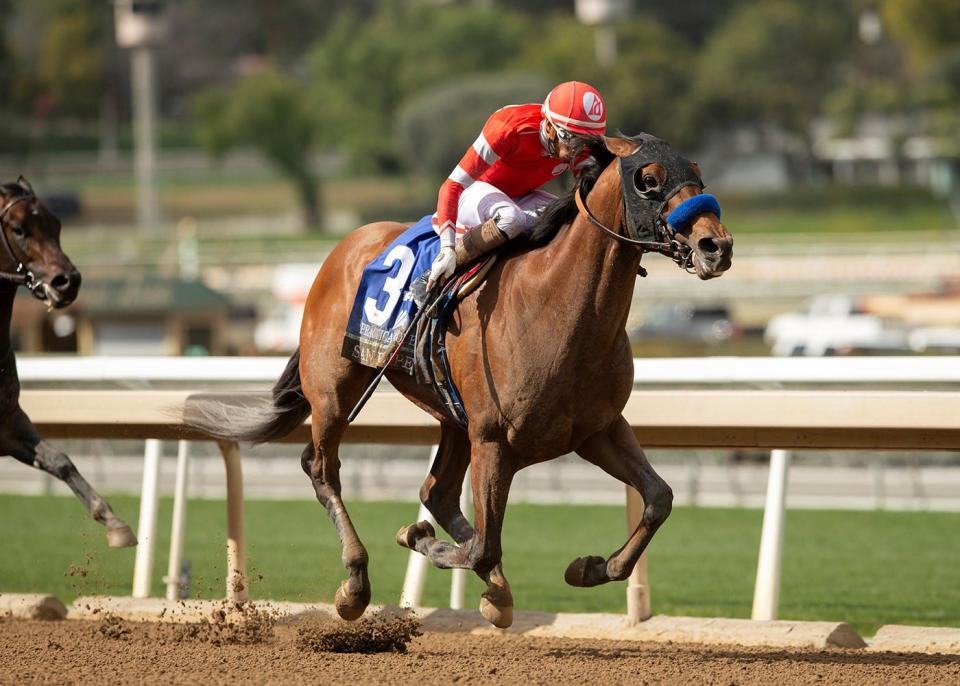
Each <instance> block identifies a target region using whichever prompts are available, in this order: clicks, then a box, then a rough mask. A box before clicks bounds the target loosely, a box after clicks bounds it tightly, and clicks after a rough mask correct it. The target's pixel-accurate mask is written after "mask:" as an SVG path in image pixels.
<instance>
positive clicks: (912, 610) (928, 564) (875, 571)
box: [0, 496, 960, 635]
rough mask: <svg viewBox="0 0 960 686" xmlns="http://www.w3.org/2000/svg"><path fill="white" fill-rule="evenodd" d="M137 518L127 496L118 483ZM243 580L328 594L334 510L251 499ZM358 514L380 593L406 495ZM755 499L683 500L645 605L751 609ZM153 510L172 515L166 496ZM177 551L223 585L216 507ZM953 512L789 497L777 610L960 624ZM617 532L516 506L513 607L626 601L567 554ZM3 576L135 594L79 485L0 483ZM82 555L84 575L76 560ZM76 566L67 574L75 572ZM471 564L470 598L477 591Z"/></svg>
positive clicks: (67, 590)
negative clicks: (800, 503) (703, 504)
mask: <svg viewBox="0 0 960 686" xmlns="http://www.w3.org/2000/svg"><path fill="white" fill-rule="evenodd" d="M112 502H113V505H114V507H115V508H116V510H117V512H118V513H120V514H121V515H122V516H125V517H126V518H128V519H129V520H131V521H136V517H137V511H138V510H137V507H138V506H137V501H136V499H134V498H124V497H116V498H113V499H112ZM246 507H247V510H246V513H247V514H246V523H247V541H248V550H249V567H250V571H251V573H252V577H253V584H252V595H253V596H254V597H259V598H274V599H290V600H326V601H329V600H330V599H331V598H332V595H333V592H334V590H335V589H336V587H337V585H338V582H339V580H340V579H341V578H342V576H343V571H342V569H341V567H340V562H339V558H340V550H339V545H338V542H337V539H336V535H335V533H334V530H333V527H332V525H331V524H330V523H329V522H328V521H327V520H326V515H325V514H324V513H323V511H322V510H321V508H320V506H319V505H318V504H316V503H313V502H306V501H305V502H277V501H249V502H247V505H246ZM351 512H352V515H353V519H354V522H355V523H356V525H357V528H358V530H359V531H360V532H361V535H362V536H363V538H364V541H365V543H366V544H367V547H368V550H369V552H370V558H371V567H370V576H371V579H372V582H373V596H374V598H373V599H374V602H388V603H390V602H393V603H395V602H396V600H397V597H398V596H399V592H400V586H401V582H402V577H403V570H404V569H405V564H406V557H407V553H406V551H404V550H403V549H401V548H399V547H398V546H397V545H396V543H394V541H393V537H394V534H395V533H396V530H397V529H398V528H399V527H400V526H401V525H402V524H405V523H409V522H410V521H412V519H413V517H414V513H415V507H414V506H413V505H411V504H405V503H358V504H354V505H353V506H352V508H351ZM761 516H762V515H761V512H760V511H758V510H733V509H710V508H687V507H681V508H676V509H675V510H674V512H673V515H672V516H671V518H670V520H669V521H668V523H667V524H666V525H665V526H664V528H663V529H661V531H660V532H659V533H658V534H657V538H656V539H655V541H654V542H653V544H652V545H651V548H650V551H651V559H650V583H651V587H652V589H653V608H654V611H655V612H657V613H666V614H673V615H696V616H722V617H748V616H749V614H750V605H751V598H752V594H753V580H754V573H755V568H756V551H757V545H758V541H759V536H760V522H761ZM159 521H160V522H162V523H164V525H165V526H164V527H163V528H166V526H167V525H168V523H169V521H170V501H169V500H164V501H162V506H161V510H160V520H159ZM188 527H189V536H188V540H187V549H186V557H187V558H189V559H190V560H191V561H192V564H193V588H192V594H193V595H200V596H202V597H221V596H222V593H223V591H222V589H223V574H224V543H223V541H224V530H225V508H224V504H223V503H222V502H220V501H205V500H198V501H193V502H191V503H190V508H189V513H188ZM958 531H960V514H943V513H919V512H897V513H892V512H840V511H805V510H797V511H791V512H790V513H789V514H788V518H787V539H786V544H785V555H784V574H783V584H782V590H781V606H780V616H781V617H783V618H789V619H840V620H846V621H849V622H852V623H853V624H854V626H855V627H856V628H857V629H858V630H860V631H861V632H864V633H865V634H868V635H869V634H872V633H873V632H874V631H875V630H876V628H877V627H878V626H880V625H881V624H887V623H906V624H924V625H953V626H960V572H958V571H957V570H958V569H960V545H958V543H960V538H958V536H957V532H958ZM624 538H625V519H624V512H623V509H622V508H619V507H600V506H577V507H574V506H538V505H522V504H517V505H513V506H511V507H510V509H509V510H508V517H507V522H506V527H505V532H504V568H505V571H506V573H507V576H508V578H509V579H510V581H511V583H512V585H513V592H514V597H515V601H516V604H517V607H518V608H521V609H540V610H554V611H568V612H571V611H577V612H591V611H606V612H621V611H623V609H624V591H623V589H624V587H623V584H610V585H607V586H603V587H599V588H593V589H577V588H570V587H568V586H566V585H565V584H564V583H563V570H564V569H565V568H566V565H567V564H568V563H569V562H570V560H571V559H573V558H574V557H575V556H578V555H584V554H608V553H609V552H611V551H612V550H614V549H615V548H617V547H618V546H619V545H620V544H621V543H622V542H623V540H624ZM0 540H2V541H3V547H4V554H3V555H0V589H2V590H4V591H8V592H18V591H19V592H28V591H44V592H49V593H54V594H57V595H59V596H60V597H62V598H64V599H65V600H69V599H72V598H73V597H75V596H77V595H81V594H106V593H113V594H129V592H130V582H131V572H132V568H133V551H132V550H120V551H117V550H109V549H107V548H106V545H105V541H104V539H103V536H102V532H101V530H100V528H99V527H98V526H97V525H95V524H93V523H92V522H89V521H87V520H86V519H85V517H84V515H83V512H82V510H81V508H80V506H79V504H78V503H76V502H75V501H74V500H73V499H72V498H59V497H16V496H0ZM167 543H168V532H167V531H162V533H161V535H160V538H159V541H158V546H157V559H156V561H155V574H154V593H155V594H157V595H162V593H163V588H162V582H161V578H162V576H163V575H164V574H165V573H166V553H165V551H166V548H167ZM80 569H82V570H83V571H84V572H85V573H86V575H85V576H80V575H78V574H77V572H78V571H79V570H80ZM71 570H73V574H72V575H71ZM481 590H482V589H481V586H480V584H479V582H478V581H477V580H476V579H474V578H472V577H471V579H470V585H469V586H468V589H467V593H468V602H469V604H470V605H473V604H474V602H475V601H476V600H477V599H478V596H479V593H480V592H481ZM448 592H449V582H448V573H447V572H444V571H441V570H435V569H431V570H430V576H429V580H428V584H427V591H426V596H425V598H424V603H425V604H426V605H434V606H437V605H444V604H445V603H446V600H447V594H448Z"/></svg>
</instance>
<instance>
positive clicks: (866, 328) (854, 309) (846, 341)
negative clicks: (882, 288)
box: [763, 295, 909, 356]
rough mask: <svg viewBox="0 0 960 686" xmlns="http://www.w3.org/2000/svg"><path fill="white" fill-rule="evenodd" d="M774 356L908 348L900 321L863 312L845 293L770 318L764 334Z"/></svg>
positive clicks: (819, 298)
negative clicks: (796, 310)
mask: <svg viewBox="0 0 960 686" xmlns="http://www.w3.org/2000/svg"><path fill="white" fill-rule="evenodd" d="M763 337H764V340H765V341H766V342H767V343H768V344H769V345H770V346H771V348H772V352H773V354H774V355H805V356H822V355H844V354H852V353H853V352H858V353H859V354H866V352H867V351H870V352H873V353H884V354H889V353H896V352H902V351H907V350H909V345H908V342H907V330H906V328H905V327H904V326H903V325H902V324H899V323H896V322H893V321H890V320H887V319H884V318H882V317H878V316H876V315H872V314H864V313H863V312H862V310H861V309H860V307H859V305H858V303H857V301H856V300H855V299H854V298H852V297H850V296H847V295H822V296H817V297H815V298H813V299H811V300H810V301H808V302H807V303H806V305H805V306H804V307H803V309H801V311H800V312H790V313H787V314H782V315H778V316H776V317H773V318H772V319H771V320H770V321H769V323H768V324H767V328H766V330H765V331H764V334H763Z"/></svg>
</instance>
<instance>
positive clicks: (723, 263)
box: [692, 250, 732, 281]
mask: <svg viewBox="0 0 960 686" xmlns="http://www.w3.org/2000/svg"><path fill="white" fill-rule="evenodd" d="M692 257H693V269H694V271H695V272H696V273H697V276H698V277H700V278H701V279H702V280H703V281H709V280H710V279H715V278H717V277H718V276H723V273H724V272H725V271H727V270H728V269H730V265H731V264H732V260H731V258H730V255H722V256H721V257H720V258H719V259H709V260H706V259H704V258H703V257H702V256H701V255H700V253H698V252H697V251H696V250H694V251H693V256H692Z"/></svg>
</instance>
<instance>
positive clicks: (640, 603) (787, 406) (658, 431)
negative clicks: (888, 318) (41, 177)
mask: <svg viewBox="0 0 960 686" xmlns="http://www.w3.org/2000/svg"><path fill="white" fill-rule="evenodd" d="M285 364H286V359H284V358H161V357H152V358H105V357H99V358H23V359H21V360H20V361H19V364H18V368H19V371H20V377H21V380H22V381H23V382H24V383H25V384H26V385H27V387H29V385H31V384H33V383H40V384H42V383H80V384H84V383H94V384H103V383H115V384H122V385H127V386H144V385H146V386H149V385H150V384H152V383H166V384H169V383H188V384H190V385H192V386H194V387H195V386H196V385H203V384H207V383H214V384H217V383H230V384H231V385H232V386H236V385H245V384H256V385H258V386H260V385H262V384H269V383H272V382H273V381H274V380H275V379H276V378H277V377H278V376H279V375H280V373H281V371H282V370H283V368H284V365H285ZM634 369H635V377H634V380H635V382H636V384H637V387H638V389H643V390H642V391H639V392H638V391H635V392H634V396H633V397H632V399H631V404H630V405H628V408H627V410H626V411H625V416H627V419H628V421H630V423H631V425H633V426H634V427H635V430H636V431H637V432H638V434H639V435H640V436H641V439H642V440H644V441H645V442H646V443H647V444H649V445H654V446H662V447H684V446H703V447H711V446H713V447H717V446H735V445H740V446H747V445H752V446H766V447H771V448H796V447H810V448H815V447H826V446H835V447H848V448H852V449H857V448H866V447H872V448H881V449H883V448H894V447H912V448H917V449H925V448H926V449H960V443H958V442H957V438H956V436H957V435H958V434H960V420H956V419H955V417H957V416H960V411H957V410H960V406H958V405H957V401H958V398H960V396H957V394H955V393H916V392H912V393H911V392H900V393H890V394H882V393H876V392H872V393H871V392H854V391H850V392H847V393H840V394H837V393H833V394H831V393H826V392H824V393H819V394H818V393H816V392H780V393H777V392H769V393H764V394H762V397H758V396H756V395H754V394H751V393H749V392H743V391H740V392H738V391H730V392H726V393H718V392H715V391H682V392H676V391H674V392H669V391H665V390H664V391H653V390H650V391H647V387H648V386H658V385H671V386H684V385H695V386H701V385H713V386H716V385H733V386H737V385H747V386H748V387H749V386H761V387H771V386H772V387H779V386H781V385H783V384H804V385H828V386H830V387H833V388H835V387H836V386H837V385H847V386H871V385H878V384H880V385H901V384H907V385H914V386H916V385H936V386H938V387H939V388H941V389H942V388H943V387H944V386H949V387H951V388H952V387H953V386H956V385H958V384H960V357H863V358H856V357H852V358H850V357H836V358H737V357H712V358H664V359H640V360H635V361H634ZM25 395H28V394H25ZM29 395H33V396H35V398H36V401H37V402H38V403H39V404H38V405H37V406H36V408H35V409H36V410H37V411H38V412H39V413H40V414H43V415H46V416H45V417H44V420H45V423H46V424H47V425H49V428H50V430H51V431H54V432H55V434H54V435H80V436H85V435H90V434H89V433H88V432H85V431H82V430H79V427H87V426H88V425H89V424H93V423H96V420H95V419H94V415H96V414H97V413H98V412H99V409H100V408H101V405H102V403H101V402H99V401H98V402H89V403H86V404H83V403H81V410H82V411H84V412H86V413H87V414H89V415H90V416H86V415H84V416H83V417H80V418H79V419H78V418H77V417H76V416H73V417H72V418H71V419H70V420H69V421H66V422H65V423H64V420H62V419H58V417H60V414H58V413H59V412H60V410H58V409H56V408H53V406H55V405H59V404H60V403H58V402H57V401H58V400H64V398H63V397H62V396H64V395H69V393H57V394H55V395H48V394H45V393H44V392H42V391H37V392H34V393H32V394H29ZM159 395H164V394H163V393H162V392H157V393H155V394H154V396H159ZM378 395H379V394H378ZM387 395H390V394H387ZM701 395H703V396H704V397H703V398H699V396H701ZM648 396H649V397H648ZM708 396H709V400H708ZM104 397H107V396H104ZM41 398H42V400H41ZM375 398H376V396H375ZM377 399H378V400H387V399H388V398H387V397H386V396H384V397H382V398H377ZM391 400H392V399H391ZM158 402H161V401H160V399H158V398H157V397H151V398H144V399H142V400H140V401H139V402H138V403H135V404H134V405H133V406H132V407H131V406H127V409H122V408H121V410H119V412H120V413H121V414H124V413H126V415H129V414H130V413H132V412H133V413H135V412H139V415H140V416H138V419H137V421H138V422H140V423H139V424H137V426H136V428H135V429H134V432H135V433H137V432H139V433H146V434H150V436H151V437H163V436H168V434H169V432H170V423H169V414H168V413H164V414H162V415H158V414H157V412H158V410H157V409H156V408H151V407H147V406H150V405H151V404H156V403H158ZM165 402H166V401H162V403H165ZM697 402H700V403H701V405H699V406H704V407H711V408H712V409H711V412H709V413H704V416H703V417H702V418H701V420H700V421H699V423H698V420H697V419H696V418H690V417H688V416H686V415H688V414H689V413H688V412H685V408H687V407H689V406H690V404H691V403H693V404H694V405H696V403H697ZM162 403H161V404H162ZM944 403H946V405H944ZM65 405H67V406H69V405H73V406H74V408H76V404H75V403H70V402H67V403H65ZM84 405H85V407H84ZM373 405H375V406H376V405H377V403H373ZM406 405H407V404H406V403H398V402H396V401H393V402H387V403H380V407H381V409H380V410H379V414H378V413H377V412H371V413H369V414H368V415H367V416H368V422H367V425H366V426H362V420H363V417H364V415H361V426H358V427H354V429H358V431H356V432H354V433H352V434H351V433H348V440H350V439H351V436H352V437H353V439H354V440H355V439H356V437H357V435H360V434H364V435H367V436H376V437H377V438H376V440H401V439H400V436H401V435H404V436H406V434H404V432H410V435H409V436H407V437H406V438H404V439H403V440H404V442H413V443H419V442H423V441H422V437H423V436H432V435H433V434H431V431H434V432H435V429H432V428H431V427H429V426H428V424H430V422H432V420H430V422H426V423H425V422H424V418H423V417H419V418H418V419H417V420H413V419H410V418H407V419H400V418H399V417H401V416H404V417H405V416H406V414H405V413H404V412H403V411H402V410H401V409H400V408H401V407H405V406H406ZM48 408H52V409H49V411H47V409H48ZM91 408H92V409H91ZM371 409H373V408H371ZM652 410H653V411H652ZM28 411H30V410H29V408H28ZM91 412H92V414H90V413H91ZM74 415H76V410H75V409H74ZM35 419H36V417H35ZM58 421H59V422H61V423H58ZM118 421H119V420H118ZM405 427H406V428H405ZM351 431H353V429H352V430H351ZM413 433H416V434H417V436H418V438H415V439H413V440H410V438H411V437H412V434H413ZM694 434H698V435H699V436H700V437H699V438H697V436H696V435H694ZM131 435H132V434H131ZM222 447H224V446H222ZM147 457H148V458H150V459H148V460H147V464H148V465H150V466H149V468H147V467H146V466H145V479H144V483H145V493H144V496H145V498H144V499H145V500H154V503H153V505H148V506H147V510H146V511H145V512H143V511H142V513H141V514H142V517H141V529H140V532H139V533H140V538H141V541H148V540H150V539H151V538H153V534H154V532H153V530H152V529H150V523H151V522H152V521H153V520H154V519H155V509H154V510H153V511H151V507H153V508H155V497H156V496H155V493H154V494H153V495H152V496H151V497H148V495H149V493H148V492H149V491H152V490H153V488H152V486H151V487H150V488H147V484H148V482H151V483H153V480H152V477H151V478H148V477H149V476H151V474H152V472H153V470H154V467H153V466H152V464H153V463H152V461H151V460H152V455H148V456H147ZM225 457H226V453H225ZM775 458H776V459H774V460H773V462H772V465H771V467H772V468H771V471H770V477H769V483H768V492H767V501H766V507H765V511H764V524H763V533H762V536H761V548H760V554H759V559H758V568H757V579H756V588H755V594H754V610H753V617H754V619H774V618H775V617H776V613H777V600H778V591H779V579H780V562H781V550H782V545H783V523H784V508H785V499H786V491H787V470H788V464H789V453H788V452H787V451H785V450H776V451H775ZM236 467H239V464H237V465H236ZM179 471H180V470H178V474H179ZM177 490H178V492H182V491H183V490H184V489H182V488H180V485H179V484H178V489H177ZM236 517H237V515H236V514H234V516H233V518H232V525H233V526H234V527H235V528H237V530H238V532H239V534H238V535H239V536H240V539H239V541H237V540H234V547H235V548H236V547H237V546H239V551H236V550H235V551H234V552H235V553H237V555H236V560H235V561H234V563H235V564H237V565H239V566H240V569H241V571H242V553H243V550H242V523H240V522H239V521H238V520H237V519H236ZM145 528H146V529H147V530H146V531H145V530H144V529H145ZM231 538H234V536H231ZM148 554H149V553H145V555H144V557H146V555H148ZM138 560H139V557H138ZM144 564H146V563H144ZM176 573H177V572H176V571H174V570H173V568H172V567H171V571H170V576H171V577H172V576H173V575H175V574H176ZM168 581H170V579H169V578H168ZM142 587H143V581H142V579H141V580H140V581H139V582H138V584H137V590H136V591H135V593H137V592H140V593H142V592H143V591H142V590H141V589H142ZM171 592H172V584H171ZM631 592H634V593H646V592H647V590H646V588H645V582H644V581H641V580H634V581H632V582H631ZM647 601H648V598H647V599H645V600H644V599H637V598H634V597H630V598H628V605H629V606H630V607H631V608H636V607H639V608H642V607H644V606H645V603H646V602H647Z"/></svg>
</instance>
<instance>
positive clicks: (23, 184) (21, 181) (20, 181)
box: [17, 174, 36, 195]
mask: <svg viewBox="0 0 960 686" xmlns="http://www.w3.org/2000/svg"><path fill="white" fill-rule="evenodd" d="M17 185H18V186H20V188H22V189H23V190H25V191H26V192H27V193H29V194H30V195H36V193H34V192H33V186H31V185H30V182H29V181H27V179H26V177H25V176H24V175H23V174H21V175H20V176H18V177H17Z"/></svg>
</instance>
